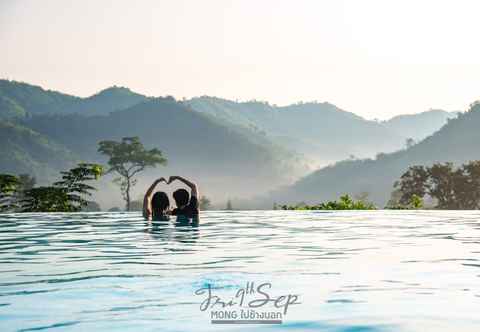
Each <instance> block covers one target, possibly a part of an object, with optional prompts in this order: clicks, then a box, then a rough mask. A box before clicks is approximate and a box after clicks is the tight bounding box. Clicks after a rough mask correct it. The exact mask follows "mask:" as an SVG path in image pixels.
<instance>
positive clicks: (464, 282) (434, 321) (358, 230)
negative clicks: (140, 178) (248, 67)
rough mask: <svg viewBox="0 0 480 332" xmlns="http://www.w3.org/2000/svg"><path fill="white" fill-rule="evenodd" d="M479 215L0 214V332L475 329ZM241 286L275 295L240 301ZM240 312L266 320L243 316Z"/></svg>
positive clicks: (479, 303)
mask: <svg viewBox="0 0 480 332" xmlns="http://www.w3.org/2000/svg"><path fill="white" fill-rule="evenodd" d="M479 220H480V212H473V211H461V212H454V211H421V212H412V211H365V212H353V211H351V212H350V211H346V212H315V211H305V212H302V211H238V212H237V211H231V212H230V211H211V212H203V213H202V219H201V223H200V226H199V227H198V228H193V227H190V226H181V227H175V225H174V224H172V223H167V224H158V225H154V226H149V225H147V224H146V223H145V222H144V221H143V220H142V218H141V216H140V214H139V213H78V214H8V215H0V262H1V264H0V331H2V332H5V331H43V330H48V331H50V330H51V331H256V330H258V331H282V330H284V331H289V330H291V331H329V332H330V331H335V332H337V331H343V332H347V331H348V332H354V331H356V332H366V331H478V330H479V329H480V315H479V310H480V278H479V277H480V261H479V258H480V255H479V254H480V222H479ZM262 285H263V286H262ZM258 286H261V287H264V288H263V289H262V291H263V294H262V293H259V292H258V291H259V289H257V287H258ZM209 288H210V291H211V293H210V295H211V297H210V300H211V302H209V303H207V302H205V301H207V300H208V299H209V297H208V294H209V293H208V289H209ZM252 289H253V291H252V292H250V293H248V292H247V293H245V292H244V290H252ZM239 291H241V292H243V294H247V295H248V296H247V297H248V301H249V300H251V299H262V298H263V299H265V298H266V297H267V295H265V294H268V298H269V299H271V300H272V301H264V302H262V301H260V302H261V303H262V305H261V306H259V307H249V303H250V302H248V301H247V300H246V301H245V302H243V303H242V304H241V305H239V304H238V300H239V297H236V296H235V295H237V292H239ZM241 292H240V293H241ZM289 295H290V296H292V297H290V298H289V299H296V300H295V301H293V302H294V303H291V304H289V305H288V308H286V309H287V312H286V313H285V312H284V309H285V303H286V302H288V301H286V299H288V296H289ZM281 296H284V297H283V298H280V299H279V297H281ZM293 296H296V298H295V297H293ZM220 299H221V300H220ZM230 299H234V301H233V302H235V303H231V305H225V307H223V305H222V303H221V302H220V301H222V302H223V303H227V302H228V301H229V300H230ZM274 299H279V300H280V301H279V302H277V303H274V302H273V300H274ZM214 300H215V301H217V300H218V301H217V302H215V301H214ZM290 302H292V301H290ZM257 303H258V302H257ZM202 304H203V305H204V306H205V305H206V304H207V308H205V307H203V308H202ZM276 305H277V306H276ZM252 308H253V309H252ZM202 309H205V310H202ZM240 310H245V311H244V312H247V313H248V312H249V311H248V310H254V311H256V313H257V314H259V315H260V313H261V312H262V313H263V315H264V316H255V317H253V316H252V317H253V318H255V319H253V321H250V323H251V324H245V320H246V321H247V322H249V319H245V317H243V316H241V313H240ZM269 313H273V314H271V315H274V316H268V315H270V314H269ZM279 313H280V314H281V317H280V319H277V318H279V317H278V316H275V315H279ZM235 315H237V316H235ZM252 317H246V318H252ZM272 317H273V318H275V319H267V318H272ZM212 320H213V321H214V322H213V323H212ZM279 320H281V324H280V323H279ZM219 321H220V322H219ZM225 321H226V322H225ZM273 321H274V322H273ZM252 323H255V324H252Z"/></svg>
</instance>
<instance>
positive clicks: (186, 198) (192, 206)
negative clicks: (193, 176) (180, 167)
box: [168, 176, 199, 226]
mask: <svg viewBox="0 0 480 332" xmlns="http://www.w3.org/2000/svg"><path fill="white" fill-rule="evenodd" d="M175 180H178V181H181V182H183V183H184V184H186V185H187V186H188V187H189V188H190V194H189V193H188V191H187V190H185V189H178V190H176V191H175V192H174V193H173V199H174V200H175V203H176V204H177V208H176V209H173V210H172V212H171V214H172V215H173V216H177V223H179V224H190V222H191V225H193V226H196V225H198V223H199V217H198V214H199V209H198V188H197V185H196V184H195V183H193V182H191V181H188V180H187V179H185V178H182V177H181V176H171V177H170V178H169V179H168V184H170V183H172V182H173V181H175Z"/></svg>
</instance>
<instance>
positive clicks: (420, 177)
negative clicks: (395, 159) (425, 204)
mask: <svg viewBox="0 0 480 332" xmlns="http://www.w3.org/2000/svg"><path fill="white" fill-rule="evenodd" d="M428 178H429V172H428V170H427V169H426V168H425V167H424V166H411V167H410V168H409V169H408V170H407V171H406V172H405V173H404V174H403V175H402V176H401V177H400V181H397V182H395V184H394V187H395V188H399V190H400V193H401V196H400V199H399V203H400V204H402V205H408V204H409V203H410V200H411V197H412V195H417V196H418V197H423V196H425V194H426V192H427V181H428Z"/></svg>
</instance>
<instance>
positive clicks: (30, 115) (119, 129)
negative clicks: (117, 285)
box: [0, 80, 452, 208]
mask: <svg viewBox="0 0 480 332" xmlns="http://www.w3.org/2000/svg"><path fill="white" fill-rule="evenodd" d="M451 116H452V114H451V113H448V112H444V111H435V112H425V113H421V114H415V115H408V116H403V117H396V118H393V119H391V120H389V121H386V122H377V121H370V120H366V119H364V118H362V117H360V116H357V115H355V114H353V113H350V112H347V111H344V110H342V109H340V108H338V107H336V106H335V105H332V104H329V103H318V102H311V103H297V104H294V105H289V106H281V107H279V106H276V105H270V104H268V103H266V102H258V101H250V102H237V101H230V100H226V99H221V98H216V97H205V96H204V97H198V98H193V99H190V100H182V101H178V100H175V99H174V98H172V97H164V98H153V97H147V96H144V95H141V94H139V93H135V92H133V91H131V90H129V89H128V88H123V87H111V88H108V89H105V90H102V91H100V92H99V93H97V94H95V95H93V96H91V97H88V98H80V97H76V96H71V95H68V94H63V93H60V92H56V91H49V90H44V89H42V88H41V87H38V86H33V85H30V84H26V83H19V82H15V81H7V80H0V137H1V138H2V142H3V144H2V149H1V152H0V172H4V173H12V174H19V173H29V174H32V175H34V176H36V177H37V180H38V182H39V183H42V182H48V181H51V179H53V177H54V176H55V175H54V174H56V172H58V171H59V170H63V169H66V168H68V167H69V166H71V165H73V164H74V163H76V162H79V161H89V162H105V160H104V159H103V157H102V156H101V155H99V154H98V152H97V144H98V141H100V140H105V139H114V140H119V139H120V138H121V137H126V136H139V137H140V139H141V141H142V142H143V143H144V144H145V145H146V146H147V147H149V148H151V147H157V148H159V149H160V150H162V151H163V152H164V154H165V155H166V157H167V158H168V160H169V164H168V166H167V167H160V168H158V169H155V170H151V171H149V172H146V173H145V174H144V175H143V176H142V177H141V178H140V182H139V186H138V187H137V189H136V191H135V193H136V195H137V196H138V197H139V196H140V195H141V194H142V193H143V191H144V187H145V186H146V185H147V183H148V182H149V181H151V180H153V178H155V177H158V176H162V175H165V174H182V175H185V176H188V177H191V178H193V179H194V180H196V181H197V182H198V183H199V184H200V185H201V187H202V189H203V193H204V194H206V195H207V196H209V197H211V198H212V199H213V201H214V203H215V201H216V202H224V201H226V200H227V199H229V198H235V197H239V198H250V197H255V196H258V195H261V194H263V193H265V192H268V191H271V190H276V188H278V187H279V186H284V188H285V186H288V185H289V184H292V183H293V182H295V181H296V180H298V179H299V178H301V177H302V176H305V175H307V177H306V178H303V179H301V180H299V181H298V182H296V183H295V184H294V185H293V186H292V187H287V188H289V189H283V191H279V190H278V189H277V190H276V191H275V195H272V196H271V197H269V198H268V199H266V200H265V201H264V205H263V206H262V207H271V205H270V204H271V201H272V200H281V201H282V200H288V201H289V202H296V201H300V200H306V198H307V197H311V198H312V199H313V200H315V201H318V200H319V199H322V197H324V196H323V195H324V194H325V197H326V196H327V195H326V191H329V195H328V197H331V196H332V195H335V194H336V193H337V191H338V192H340V191H344V189H345V190H346V189H349V191H344V192H350V193H354V192H360V191H369V192H371V193H372V195H374V196H375V195H376V194H375V193H376V192H377V191H376V190H375V189H374V188H370V187H369V186H368V185H366V184H365V183H367V180H365V183H364V182H363V181H364V180H357V182H355V181H354V180H353V178H352V180H351V185H350V186H347V185H345V186H343V187H342V186H341V185H339V184H338V183H337V185H336V186H333V182H335V181H338V179H340V178H341V179H342V181H343V179H344V178H345V179H348V176H347V177H345V176H346V175H345V174H344V173H342V172H343V171H342V172H339V173H338V170H344V172H345V173H348V172H349V169H350V166H348V167H347V165H356V166H352V167H354V169H356V167H358V166H357V163H362V162H363V163H366V164H369V162H368V161H360V160H349V161H344V162H340V163H339V164H338V165H336V166H330V167H327V168H325V169H321V170H319V171H315V172H314V173H312V174H310V175H308V174H309V173H310V172H311V171H314V170H315V168H317V167H319V166H323V165H326V164H331V163H334V162H337V161H339V160H343V159H347V158H350V159H352V158H357V159H363V158H367V157H373V156H375V155H376V154H378V153H380V152H392V151H397V150H399V149H402V148H403V147H404V146H405V140H406V139H407V138H410V137H411V138H414V139H416V140H420V139H421V138H423V137H425V136H428V135H430V134H432V133H433V132H434V131H435V130H438V129H439V128H440V127H441V126H442V125H443V124H444V123H446V121H447V119H448V118H450V117H451ZM412 128H415V129H414V130H411V129H412ZM409 150H411V149H409ZM398 153H400V154H401V153H404V151H400V152H396V153H393V155H396V154H398ZM386 156H390V155H386ZM388 158H390V157H388ZM388 158H387V159H388ZM377 159H378V158H377ZM412 160H416V159H415V158H413V159H412ZM398 164H399V165H400V164H401V165H402V166H398V167H397V166H396V164H395V167H397V168H394V170H396V169H400V168H402V167H403V163H398ZM367 168H368V167H367ZM332 170H334V171H332ZM332 172H333V173H332ZM385 172H386V171H385ZM337 173H338V174H337ZM393 173H395V172H392V174H393ZM319 174H320V175H319ZM323 174H327V175H323ZM335 176H336V177H337V178H335ZM350 176H353V175H351V174H350ZM362 176H363V175H362ZM323 177H328V178H329V181H332V183H330V182H327V183H323V182H322V181H323V180H319V178H323ZM312 179H315V180H314V181H313V180H312ZM110 180H111V179H108V178H107V179H105V180H104V181H103V182H102V188H101V190H99V193H98V195H97V199H98V200H99V201H100V203H101V204H102V206H103V207H104V208H107V207H110V206H113V205H120V204H121V202H120V197H119V195H118V193H117V191H116V188H114V186H113V185H112V184H111V183H110ZM368 181H372V180H371V179H370V180H368ZM388 181H389V180H388ZM388 181H387V180H385V183H386V182H388ZM312 182H314V183H319V184H321V185H322V186H331V187H329V188H325V193H324V192H323V191H321V190H320V191H319V190H317V189H312V188H311V186H310V185H308V184H309V183H312ZM375 183H376V182H375V181H373V182H371V184H375ZM384 187H385V188H386V184H385V186H384ZM385 188H384V190H385ZM342 193H343V192H342ZM330 194H331V195H330ZM296 195H298V196H296ZM378 198H380V192H379V191H378Z"/></svg>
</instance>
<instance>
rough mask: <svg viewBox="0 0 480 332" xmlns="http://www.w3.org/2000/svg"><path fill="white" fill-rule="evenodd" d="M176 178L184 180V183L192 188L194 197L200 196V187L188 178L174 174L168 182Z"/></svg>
mask: <svg viewBox="0 0 480 332" xmlns="http://www.w3.org/2000/svg"><path fill="white" fill-rule="evenodd" d="M175 180H178V181H182V182H183V183H185V184H186V185H187V186H188V187H189V188H190V190H191V195H192V197H196V198H198V188H197V185H196V184H195V183H193V182H191V181H188V180H187V179H185V178H182V177H181V176H176V175H174V176H171V177H170V179H168V184H170V183H172V182H173V181H175Z"/></svg>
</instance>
